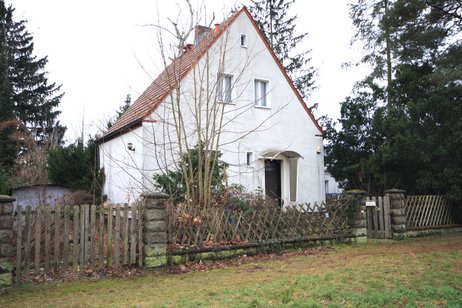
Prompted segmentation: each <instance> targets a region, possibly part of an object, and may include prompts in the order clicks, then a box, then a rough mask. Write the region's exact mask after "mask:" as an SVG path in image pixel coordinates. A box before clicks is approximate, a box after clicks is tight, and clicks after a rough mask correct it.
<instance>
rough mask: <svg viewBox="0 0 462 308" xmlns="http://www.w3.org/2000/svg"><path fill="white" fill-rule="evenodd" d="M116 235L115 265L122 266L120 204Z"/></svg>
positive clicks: (116, 217) (117, 214) (117, 212)
mask: <svg viewBox="0 0 462 308" xmlns="http://www.w3.org/2000/svg"><path fill="white" fill-rule="evenodd" d="M115 213H116V216H115V233H114V265H115V266H119V265H120V204H117V205H116V212H115Z"/></svg>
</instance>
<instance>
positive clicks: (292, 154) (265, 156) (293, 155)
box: [258, 150, 303, 160]
mask: <svg viewBox="0 0 462 308" xmlns="http://www.w3.org/2000/svg"><path fill="white" fill-rule="evenodd" d="M279 154H280V155H284V156H285V157H287V158H302V159H303V156H302V155H301V154H300V153H297V152H295V151H286V150H282V151H278V150H271V151H265V152H263V154H261V155H260V156H259V157H258V159H271V160H273V159H275V158H276V156H278V155H279Z"/></svg>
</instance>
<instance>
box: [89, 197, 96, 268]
mask: <svg viewBox="0 0 462 308" xmlns="http://www.w3.org/2000/svg"><path fill="white" fill-rule="evenodd" d="M96 243H97V241H96V205H94V204H92V205H90V265H91V266H95V265H96V264H95V254H96Z"/></svg>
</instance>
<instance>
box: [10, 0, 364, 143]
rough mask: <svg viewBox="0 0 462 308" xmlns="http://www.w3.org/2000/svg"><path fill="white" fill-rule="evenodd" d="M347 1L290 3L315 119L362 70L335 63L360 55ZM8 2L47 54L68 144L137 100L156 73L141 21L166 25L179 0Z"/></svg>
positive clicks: (220, 11)
mask: <svg viewBox="0 0 462 308" xmlns="http://www.w3.org/2000/svg"><path fill="white" fill-rule="evenodd" d="M6 2H7V4H9V3H12V2H11V0H6ZM192 2H193V3H202V1H198V0H196V1H195V0H193V1H192ZM249 2H250V1H248V0H242V1H225V0H214V1H208V2H207V5H206V10H207V14H206V15H207V16H208V17H207V18H209V19H210V18H211V16H212V13H214V15H215V20H216V21H217V22H221V21H222V20H223V18H224V17H226V16H227V15H228V12H229V10H230V8H231V7H233V6H238V5H240V4H247V5H248V4H249ZM347 2H349V1H344V0H334V1H319V0H298V1H297V2H296V4H295V5H294V8H293V12H292V13H295V14H297V16H298V23H297V29H298V31H300V32H308V33H309V36H308V38H307V39H306V40H305V42H304V43H303V44H304V45H303V46H302V48H303V49H305V50H307V49H311V50H312V52H311V57H312V59H313V60H312V63H313V65H314V66H315V67H316V68H317V69H318V70H319V75H318V77H317V78H316V84H317V85H318V87H319V88H318V89H317V90H315V91H314V93H313V94H312V95H311V97H309V98H308V99H307V104H308V105H309V106H311V105H313V104H314V103H318V104H319V108H318V110H317V111H316V112H315V116H316V117H319V116H321V115H324V114H327V115H328V116H330V117H332V118H334V119H336V118H338V116H339V114H340V105H339V103H340V102H341V101H342V100H343V99H344V97H345V96H347V95H349V94H350V92H351V89H352V86H353V84H354V82H355V81H357V80H359V79H360V78H361V77H362V76H363V75H364V72H365V71H364V69H360V68H355V69H349V70H345V69H342V68H341V65H342V63H344V62H347V61H350V60H352V59H355V58H357V57H358V54H359V52H358V49H357V48H351V47H350V46H349V41H350V40H351V37H352V34H353V30H352V25H351V21H350V20H349V17H348V7H347V4H346V3H347ZM178 3H179V4H180V5H179V4H178ZM12 4H13V6H14V7H15V8H16V12H15V14H16V15H15V17H16V18H17V19H18V18H21V19H26V20H28V24H27V28H28V30H29V31H30V32H31V33H32V34H33V36H34V43H35V54H36V55H37V56H38V57H43V56H48V65H47V67H46V68H47V70H48V72H49V76H48V78H49V80H50V81H52V82H56V83H57V84H63V91H64V92H65V96H64V98H63V100H62V103H61V105H60V106H59V109H60V110H61V111H62V114H61V116H60V120H61V122H62V124H64V125H65V126H67V128H68V131H67V133H66V139H67V141H68V142H73V141H74V140H75V139H76V138H77V137H79V136H80V135H81V134H82V129H84V134H85V135H87V134H88V133H92V134H94V133H97V132H98V131H99V130H100V128H101V127H103V126H104V125H105V123H106V122H107V120H108V119H109V118H110V117H112V116H114V115H115V112H116V110H117V109H118V108H119V106H120V105H122V103H123V102H124V100H125V97H126V95H127V94H130V95H131V96H132V101H133V100H135V99H136V98H137V97H138V96H139V95H140V94H141V93H142V92H143V91H144V89H145V88H146V87H147V86H148V85H149V84H150V82H151V81H152V78H155V77H156V76H157V75H158V74H159V73H160V71H161V70H162V68H163V65H162V64H161V63H160V62H159V61H158V60H159V57H158V56H157V55H158V48H157V45H156V36H155V33H156V30H155V29H154V28H153V27H149V26H146V25H147V24H154V23H156V22H157V19H158V17H159V18H160V20H161V23H166V20H165V18H166V17H175V16H176V15H177V12H178V9H179V7H181V6H183V4H184V1H181V0H178V1H173V0H171V1H165V0H163V1H162V0H159V1H157V0H133V1H119V0H112V1H111V0H80V1H62V0H61V1H60V0H40V1H37V0H15V1H14V2H13V3H12ZM196 7H199V6H198V5H197V6H196ZM83 123H84V124H83Z"/></svg>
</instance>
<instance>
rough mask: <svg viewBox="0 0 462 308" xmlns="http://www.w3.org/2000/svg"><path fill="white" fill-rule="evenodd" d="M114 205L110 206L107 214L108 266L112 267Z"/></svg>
mask: <svg viewBox="0 0 462 308" xmlns="http://www.w3.org/2000/svg"><path fill="white" fill-rule="evenodd" d="M112 211H113V207H112V204H109V208H108V213H107V265H109V266H111V265H112V218H113V216H112Z"/></svg>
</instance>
